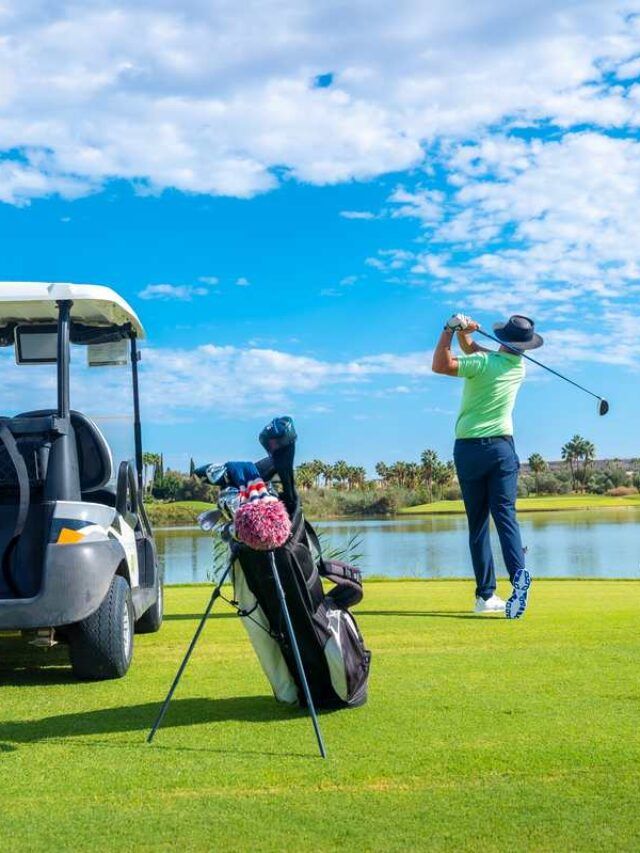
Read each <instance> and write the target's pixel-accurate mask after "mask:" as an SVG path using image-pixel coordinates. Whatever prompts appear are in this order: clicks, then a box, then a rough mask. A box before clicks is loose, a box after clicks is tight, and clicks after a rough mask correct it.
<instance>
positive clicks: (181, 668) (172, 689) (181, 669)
mask: <svg viewBox="0 0 640 853" xmlns="http://www.w3.org/2000/svg"><path fill="white" fill-rule="evenodd" d="M232 565H233V559H230V560H229V564H228V565H227V568H226V569H225V572H224V574H223V575H222V577H221V578H220V582H219V583H218V585H217V586H216V588H215V589H214V590H213V593H212V594H211V598H210V599H209V604H208V605H207V609H206V610H205V611H204V614H203V616H202V619H201V620H200V624H199V625H198V628H197V629H196V632H195V634H194V635H193V640H191V645H190V646H189V648H188V649H187V653H186V655H185V656H184V659H183V661H182V663H181V664H180V666H179V668H178V672H177V673H176V677H175V678H174V679H173V684H172V685H171V687H170V688H169V692H168V693H167V696H166V699H165V700H164V702H163V703H162V707H161V708H160V712H159V713H158V716H157V718H156V721H155V723H154V724H153V727H152V729H151V731H150V732H149V735H148V737H147V743H151V742H152V741H153V738H154V737H155V733H156V732H157V731H158V729H159V728H160V726H161V725H162V721H163V719H164V715H165V714H166V713H167V709H168V707H169V703H170V702H171V699H172V698H173V694H174V693H175V692H176V687H177V686H178V683H179V681H180V679H181V678H182V673H183V672H184V671H185V669H186V667H187V664H188V663H189V658H190V657H191V654H192V652H193V650H194V649H195V647H196V643H197V642H198V640H199V638H200V634H201V633H202V631H203V629H204V626H205V624H206V622H207V619H208V618H209V614H210V613H211V608H212V607H213V605H214V604H215V601H216V598H219V597H220V592H221V589H222V584H223V583H224V582H225V580H226V579H227V575H228V574H229V572H230V571H231V566H232Z"/></svg>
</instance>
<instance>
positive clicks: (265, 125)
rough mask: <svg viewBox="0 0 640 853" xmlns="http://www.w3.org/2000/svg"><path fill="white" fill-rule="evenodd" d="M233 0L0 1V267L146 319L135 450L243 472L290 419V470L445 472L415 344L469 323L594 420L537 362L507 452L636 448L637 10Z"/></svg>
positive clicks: (444, 412)
mask: <svg viewBox="0 0 640 853" xmlns="http://www.w3.org/2000/svg"><path fill="white" fill-rule="evenodd" d="M225 5H226V4H223V3H213V4H201V3H199V2H191V3H185V4H180V6H178V5H177V4H173V3H161V4H150V3H145V2H129V3H126V4H124V5H122V6H121V7H113V8H111V9H110V10H105V7H104V6H103V4H100V3H87V4H85V5H84V6H83V7H82V8H80V7H78V6H75V5H73V4H64V3H63V4H60V9H59V11H58V12H57V13H56V14H51V13H49V14H47V15H45V14H44V12H43V11H42V7H40V6H39V5H38V4H36V3H34V4H30V3H27V4H21V5H20V7H18V6H17V4H15V6H14V4H11V3H9V4H8V5H6V8H4V7H3V11H2V15H3V16H4V17H5V21H4V23H5V29H6V30H7V31H8V32H9V33H10V36H9V46H10V51H9V59H8V60H7V65H6V67H5V68H4V70H3V69H1V68H0V99H4V107H5V111H4V116H5V117H4V118H3V119H2V120H0V149H1V150H2V151H3V153H2V154H1V155H0V200H1V202H2V203H0V229H1V233H2V234H3V236H4V251H3V258H2V273H1V276H0V277H1V278H2V279H5V280H60V281H65V280H67V281H77V282H95V283H104V284H110V285H111V286H113V287H115V288H116V289H117V290H118V291H119V292H121V293H122V294H123V295H124V296H125V297H126V298H127V299H128V300H129V301H130V302H131V304H132V305H133V306H134V307H135V308H136V310H138V312H139V313H140V315H141V317H142V320H143V322H144V324H145V326H146V328H147V332H148V336H149V341H148V344H147V347H146V352H145V354H144V370H143V376H142V379H143V382H144V389H145V395H144V408H145V413H146V424H145V444H146V446H147V448H148V449H150V450H159V451H160V450H161V451H163V452H164V453H165V456H166V457H167V459H168V461H169V462H170V463H171V464H174V465H177V466H179V467H184V466H185V465H186V464H187V462H188V457H189V456H190V455H193V456H194V457H195V458H196V460H198V461H206V460H209V459H224V458H229V457H246V456H248V457H251V456H254V455H255V454H256V452H257V450H258V445H257V442H256V436H257V433H258V431H259V429H260V427H261V426H262V425H263V424H264V423H265V422H266V420H267V419H268V418H270V417H272V416H273V415H275V414H283V413H288V414H292V415H293V416H294V417H295V418H296V421H297V423H298V430H299V433H300V450H299V458H300V459H308V458H314V457H320V458H324V459H327V460H329V461H332V460H335V459H337V458H346V459H347V460H348V461H349V462H352V463H354V464H362V465H365V466H367V467H368V468H369V469H370V470H372V468H373V465H374V464H375V462H376V461H378V460H384V461H387V462H393V461H394V460H395V459H398V458H405V459H409V458H417V457H418V456H419V454H420V452H421V451H422V450H423V449H424V448H426V447H433V448H435V449H437V450H438V451H439V452H440V453H441V454H442V455H444V456H449V455H450V452H451V444H452V433H453V425H454V421H455V412H456V409H457V403H458V399H459V394H460V390H461V389H460V384H459V383H458V382H457V381H455V380H451V379H447V378H442V377H435V376H432V375H431V374H430V371H429V365H430V351H431V349H432V347H433V345H434V343H435V340H436V339H437V336H438V334H439V331H440V329H441V327H442V325H443V322H444V320H445V319H446V318H447V316H448V315H449V314H450V313H452V311H454V310H463V311H465V312H466V313H470V314H472V315H473V316H474V317H476V318H477V319H478V320H479V321H480V322H481V323H482V324H484V325H486V326H490V324H491V323H492V322H493V321H494V320H499V319H502V318H504V317H505V316H507V315H508V314H509V313H512V312H516V311H522V312H525V313H529V314H530V315H531V316H533V317H534V318H535V319H536V322H537V325H538V328H539V331H540V332H541V333H542V334H543V336H545V337H546V338H547V340H548V347H547V348H546V350H543V351H541V352H540V357H541V358H542V357H543V356H544V358H545V359H547V360H548V362H549V363H550V364H552V365H553V366H555V367H556V368H558V369H561V370H565V371H566V372H567V373H569V374H570V375H571V376H573V377H575V378H576V379H577V380H578V381H580V382H583V383H585V384H588V385H589V386H591V387H593V388H595V389H596V390H597V391H598V392H599V393H601V394H603V395H604V396H607V397H608V398H609V400H610V402H611V407H612V408H611V413H610V415H609V416H607V418H604V419H602V418H598V417H597V416H596V414H595V401H592V400H590V399H589V398H588V397H586V396H584V395H581V394H580V393H579V392H577V391H575V390H573V389H571V388H570V387H569V386H567V385H565V384H563V383H560V382H559V381H557V380H553V379H548V378H547V376H546V374H542V373H541V372H540V371H538V370H537V368H535V367H530V369H529V375H528V381H527V383H526V386H525V387H524V389H523V391H522V392H521V397H520V400H519V404H518V409H517V416H516V433H517V439H518V445H519V449H520V452H521V455H522V456H527V455H528V454H530V453H531V452H533V451H539V452H542V453H543V454H544V455H545V456H547V457H549V458H557V457H558V456H559V448H560V446H561V445H562V443H563V442H564V441H566V440H567V439H568V438H569V437H570V436H571V435H573V434H574V433H575V432H580V433H582V434H584V435H586V436H587V437H589V438H590V439H591V440H592V441H594V443H595V444H596V447H597V448H598V451H599V453H600V455H608V456H635V455H640V452H639V450H638V447H637V439H636V436H635V433H637V430H635V429H634V424H637V422H638V417H639V415H640V403H639V402H638V394H637V393H636V392H635V388H636V387H637V378H638V373H637V361H638V357H639V356H640V347H639V345H638V343H637V320H636V318H635V314H637V306H638V301H639V300H638V293H639V292H640V289H639V288H640V272H639V269H640V227H639V225H638V222H639V218H638V216H637V208H638V203H637V202H638V198H639V196H640V139H639V134H638V125H639V123H640V111H639V110H638V102H639V100H640V86H639V85H638V79H639V78H640V61H639V60H638V59H637V57H638V56H639V55H640V39H639V37H638V36H639V32H638V25H637V18H635V17H633V16H632V15H629V8H630V6H629V4H625V6H624V7H622V5H620V6H619V5H618V4H617V3H611V4H602V3H583V4H579V6H580V8H579V9H578V7H577V6H576V4H575V3H553V4H552V3H544V2H543V3H537V4H535V5H534V4H529V3H528V2H523V3H522V4H521V5H520V9H519V17H518V20H515V19H514V18H513V16H512V14H511V12H510V11H509V10H510V9H511V6H510V5H509V4H507V3H501V2H497V0H496V2H493V3H490V4H487V6H486V8H485V15H484V17H482V18H481V17H479V16H478V12H477V9H476V8H475V4H473V5H472V4H470V3H462V2H458V3H452V4H442V5H440V4H433V8H432V9H430V10H424V9H423V8H422V5H421V4H418V3H411V2H408V0H407V2H403V3H400V4H385V3H382V4H380V8H379V12H378V15H377V16H371V15H369V16H366V15H364V10H362V9H361V8H360V4H355V3H354V4H353V5H352V6H351V7H350V8H349V9H348V10H347V11H344V8H343V7H340V9H341V11H340V15H341V16H342V17H336V16H334V17H331V15H329V11H331V10H332V9H333V11H334V12H335V11H336V10H337V9H338V6H336V7H335V9H334V4H332V3H327V4H326V9H325V10H324V11H326V14H321V11H322V8H321V11H320V12H319V11H318V9H317V7H313V6H312V5H309V6H307V5H306V4H304V3H298V4H293V3H292V4H287V3H286V2H284V3H279V4H278V9H279V11H280V13H281V14H280V16H279V18H278V19H277V20H276V22H275V23H274V22H273V20H272V17H273V16H268V17H267V18H265V19H264V20H263V19H262V16H263V15H265V14H266V13H265V9H264V7H265V5H266V6H269V5H270V4H254V3H248V4H247V5H246V7H245V8H243V9H242V10H241V11H235V12H234V13H233V14H231V15H222V13H223V11H224V7H225ZM605 5H606V8H605ZM631 6H633V4H631ZM394 7H395V11H394ZM303 9H304V14H302V11H301V10H303ZM227 11H228V10H227ZM336 14H337V13H336ZM216 15H218V17H216ZM220 16H222V17H220ZM221 21H222V24H221V23H220V22H221ZM248 22H251V23H253V24H254V25H255V27H253V28H249V30H247V28H246V26H245V25H246V24H247V23H248ZM552 24H555V25H552ZM134 25H135V26H137V27H138V30H137V32H138V33H139V38H137V39H135V40H134V39H132V38H131V36H130V32H131V28H132V27H133V26H134ZM258 25H260V26H262V27H263V28H267V30H268V32H266V33H262V36H261V37H258V35H256V34H255V33H254V29H255V30H257V31H259V30H260V26H258ZM220 26H222V28H223V30H224V28H225V27H226V28H227V33H226V38H224V39H223V35H224V33H222V34H221V33H220V32H219V30H220ZM363 26H364V27H365V29H366V30H368V32H369V36H370V38H369V39H368V40H366V41H367V44H366V45H365V44H363V40H362V39H358V38H357V33H358V32H361V31H362V27H363ZM252 33H254V34H253V35H252ZM207 34H208V35H209V36H210V38H211V39H222V41H220V43H219V45H220V49H219V50H213V56H214V59H212V50H211V44H210V43H208V42H207V39H206V38H205V37H206V36H207ZM252 39H254V40H253V41H252ZM376 45H378V47H379V49H378V50H376V49H375V46H376ZM214 47H215V45H214ZM461 48H464V51H465V52H466V53H465V55H466V56H467V57H468V61H467V62H463V61H461V58H460V50H461ZM11 51H13V55H12V54H11ZM53 62H55V63H56V74H55V76H54V77H53V78H52V77H51V63H53ZM3 72H4V73H3ZM319 75H326V76H324V77H322V78H321V82H322V83H323V85H322V86H320V87H319V86H318V76H319ZM45 79H46V80H47V90H46V97H45V94H44V93H43V90H42V87H43V81H44V80H45ZM220 116H222V118H220ZM115 405H116V404H115V403H114V406H115Z"/></svg>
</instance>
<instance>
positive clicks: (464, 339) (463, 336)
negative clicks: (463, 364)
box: [458, 332, 489, 355]
mask: <svg viewBox="0 0 640 853" xmlns="http://www.w3.org/2000/svg"><path fill="white" fill-rule="evenodd" d="M458 343H459V344H460V349H461V350H462V352H463V353H464V354H465V355H473V353H474V352H489V350H488V349H486V347H481V346H480V344H478V343H476V342H475V341H474V340H472V339H471V335H469V334H468V333H467V332H458Z"/></svg>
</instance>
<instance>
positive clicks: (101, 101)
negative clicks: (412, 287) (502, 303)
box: [0, 0, 640, 213]
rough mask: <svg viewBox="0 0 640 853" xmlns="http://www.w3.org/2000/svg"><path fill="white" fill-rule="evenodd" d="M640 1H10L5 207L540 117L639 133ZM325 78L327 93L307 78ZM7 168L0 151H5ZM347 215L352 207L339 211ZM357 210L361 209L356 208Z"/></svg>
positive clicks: (322, 179) (301, 171)
mask: <svg viewBox="0 0 640 853" xmlns="http://www.w3.org/2000/svg"><path fill="white" fill-rule="evenodd" d="M638 8H639V4H638V2H637V0H610V2H606V3H603V2H602V0H584V1H583V2H581V3H579V4H576V3H575V2H573V0H539V2H537V3H535V4H534V3H526V4H525V3H520V4H518V8H517V10H516V11H515V12H514V7H513V3H512V2H510V0H489V2H486V3H482V4H479V3H473V2H471V0H448V2H446V3H445V2H442V0H435V2H430V3H424V2H421V0H400V2H397V0H394V2H392V0H381V2H379V3H377V4H376V7H375V13H374V14H372V12H371V7H370V5H367V4H361V3H352V4H344V3H340V2H339V0H327V2H324V3H322V4H317V3H315V2H312V0H267V2H264V0H247V2H245V3H243V4H239V5H238V4H230V3H229V2H228V0H211V2H210V3H203V2H202V0H183V2H181V3H180V4H179V6H177V5H176V4H174V3H168V2H151V0H128V2H127V3H126V4H120V5H119V6H117V5H116V6H113V5H109V4H105V3H104V2H103V0H86V2H83V3H77V2H75V0H61V2H59V3H56V4H49V5H46V4H42V3H41V2H39V0H25V2H18V0H10V2H7V3H5V4H4V5H3V7H2V10H3V34H2V39H3V40H2V51H1V53H0V150H1V151H5V152H12V154H11V156H12V157H13V156H14V154H13V152H16V151H19V152H20V160H19V161H17V160H15V159H13V160H11V162H10V163H9V165H4V164H3V166H2V170H0V199H1V200H3V201H6V202H9V203H12V204H23V203H25V202H26V201H28V199H30V198H36V197H41V196H43V195H48V194H53V193H59V194H61V195H63V196H64V197H67V198H74V197H77V196H79V195H83V194H86V193H88V192H93V191H96V190H97V189H99V188H100V187H101V186H102V185H103V184H104V182H106V181H107V180H109V179H111V178H122V179H125V180H129V181H131V182H133V183H134V185H135V186H136V187H137V188H138V189H139V190H140V191H145V192H160V191H162V190H163V189H164V188H166V187H173V188H177V189H179V190H182V191H184V192H197V193H209V194H217V195H231V196H237V197H250V196H252V195H255V194H256V193H259V192H264V191H266V190H269V189H271V188H274V187H276V186H277V185H278V183H279V181H280V180H281V178H280V177H279V176H280V175H284V176H286V177H293V178H295V179H297V180H300V181H307V182H310V183H314V184H329V183H336V182H341V181H349V180H352V179H367V178H370V177H373V176H377V175H380V174H383V173H386V172H395V171H401V170H406V169H410V168H412V167H414V166H417V165H419V164H420V163H421V162H422V161H423V159H424V150H425V146H426V147H427V148H429V146H431V145H432V143H434V142H435V141H436V140H439V139H442V138H443V137H444V138H446V139H456V138H464V137H470V136H476V135H478V133H479V132H480V131H481V129H482V128H487V127H495V126H496V125H499V124H500V123H502V122H507V123H510V124H512V125H517V124H522V125H526V124H531V123H532V122H537V121H545V122H546V121H551V122H554V123H556V124H558V125H560V126H563V127H570V126H571V125H572V124H575V123H578V122H579V123H590V122H591V123H595V124H597V125H600V126H601V125H603V124H608V125H611V126H616V127H620V128H622V127H625V126H627V125H629V126H637V124H638V115H639V111H638V99H639V97H640V93H639V92H638V87H637V86H636V87H634V86H628V85H620V86H615V85H611V84H610V83H609V79H610V78H609V77H603V73H605V72H606V73H607V74H613V75H615V74H616V72H617V74H618V75H619V79H624V80H628V79H631V78H632V74H633V72H634V69H635V65H634V64H633V63H636V62H637V43H638V42H637V40H638V28H639V25H638V19H637V17H635V16H634V15H632V14H630V13H632V12H634V11H638ZM329 71H330V72H331V74H332V78H331V80H330V85H328V86H326V87H324V88H318V87H317V85H315V84H314V80H315V79H316V78H317V77H318V75H323V74H327V73H328V72H329ZM6 162H7V161H5V163H6ZM347 213H348V211H347ZM355 213H358V211H355Z"/></svg>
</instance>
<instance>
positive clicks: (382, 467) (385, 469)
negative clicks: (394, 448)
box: [375, 462, 389, 486]
mask: <svg viewBox="0 0 640 853" xmlns="http://www.w3.org/2000/svg"><path fill="white" fill-rule="evenodd" d="M375 470H376V474H377V475H378V477H380V480H381V482H382V484H383V485H385V486H386V485H387V482H388V480H389V466H388V465H386V464H385V463H384V462H376V469H375Z"/></svg>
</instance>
